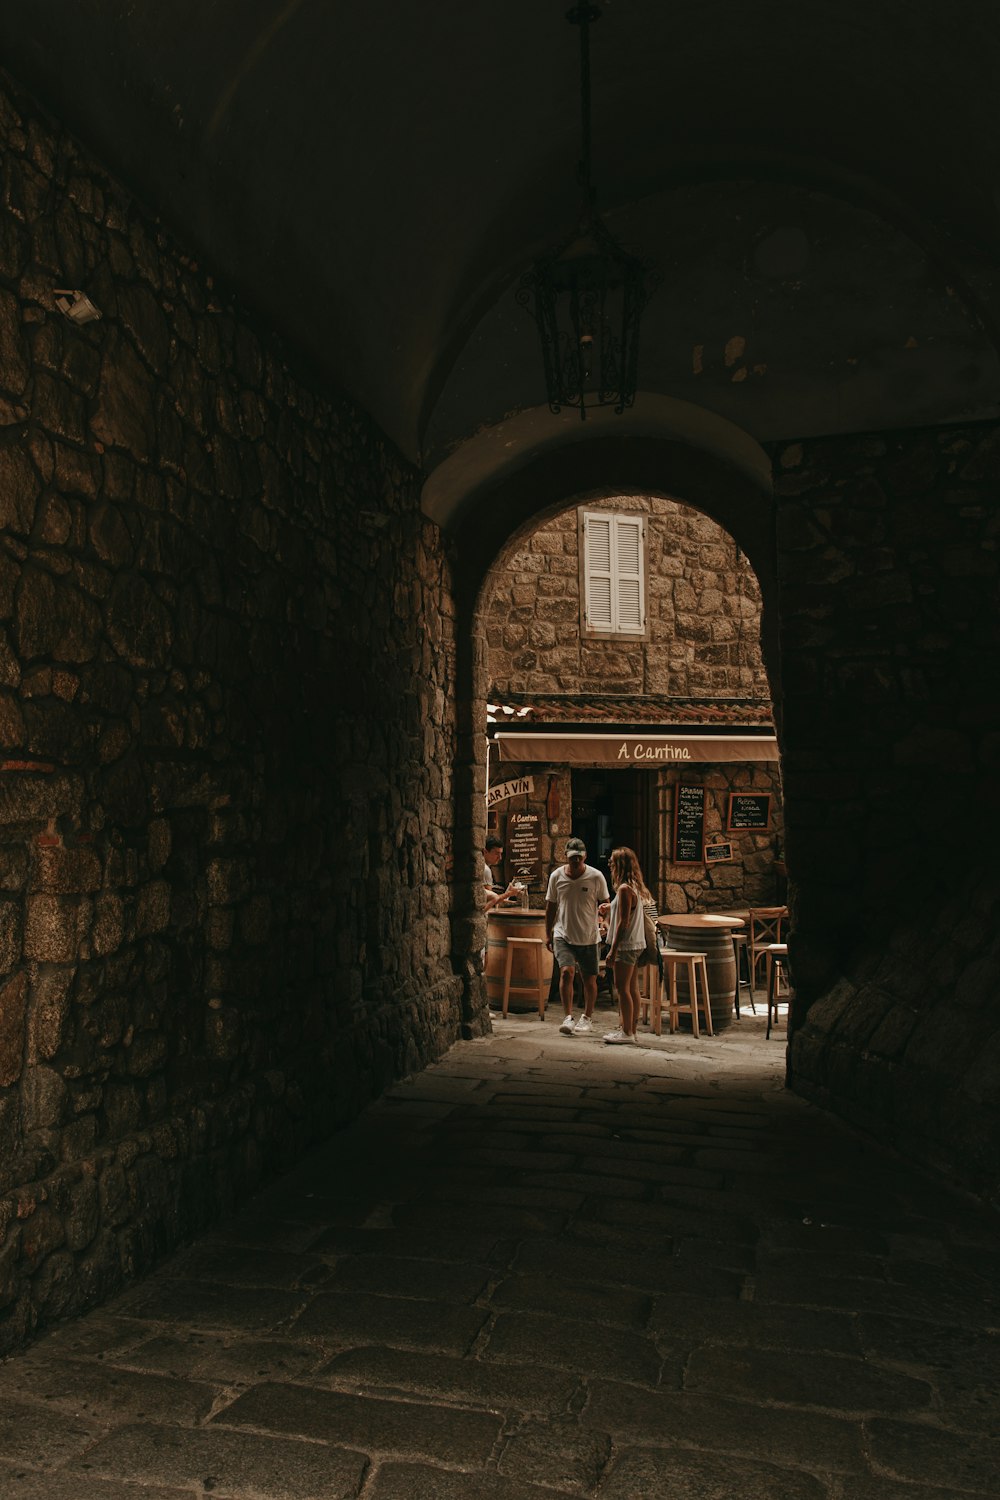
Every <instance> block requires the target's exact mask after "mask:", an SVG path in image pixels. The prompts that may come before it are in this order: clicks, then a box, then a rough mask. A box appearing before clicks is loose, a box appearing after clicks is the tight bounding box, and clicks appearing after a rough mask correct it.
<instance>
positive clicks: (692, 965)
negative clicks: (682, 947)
mask: <svg viewBox="0 0 1000 1500" xmlns="http://www.w3.org/2000/svg"><path fill="white" fill-rule="evenodd" d="M660 957H661V959H662V960H663V989H664V991H665V992H666V1000H667V1016H668V1018H669V1021H670V1034H671V1036H672V1035H673V1034H674V1032H675V1031H676V1030H677V1018H678V1016H682V1015H689V1016H690V1017H691V1034H692V1035H693V1036H696V1037H698V1036H700V1035H701V1031H700V1029H699V1025H698V1012H699V1011H703V1012H704V1015H705V1030H706V1031H707V1032H708V1034H709V1036H714V1035H715V1031H714V1030H713V1028H712V1002H711V998H710V996H709V993H708V964H707V962H706V960H707V957H708V955H707V954H705V953H679V952H677V950H676V949H673V948H667V949H665V950H664V951H663V952H662V953H661V954H660ZM678 969H684V970H685V971H686V978H687V990H688V1001H689V1003H688V1004H687V1005H681V1003H680V1001H679V999H678V994H677V970H678ZM699 976H700V978H701V988H700V990H699V986H698V979H699ZM653 1030H654V1031H655V1032H656V1035H657V1036H659V1035H660V1034H661V1020H660V1005H659V1004H657V1003H656V1002H654V1009H653Z"/></svg>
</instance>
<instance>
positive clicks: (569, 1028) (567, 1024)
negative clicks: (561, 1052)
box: [559, 1016, 573, 1036]
mask: <svg viewBox="0 0 1000 1500" xmlns="http://www.w3.org/2000/svg"><path fill="white" fill-rule="evenodd" d="M559 1030H560V1031H561V1032H562V1034H563V1036H572V1035H573V1017H572V1016H567V1017H566V1019H565V1020H564V1021H563V1023H562V1025H561V1026H560V1028H559Z"/></svg>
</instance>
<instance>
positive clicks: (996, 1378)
mask: <svg viewBox="0 0 1000 1500" xmlns="http://www.w3.org/2000/svg"><path fill="white" fill-rule="evenodd" d="M558 1019H559V1017H558V1016H557V1015H553V1014H552V1013H551V1012H550V1015H549V1019H548V1021H547V1022H546V1023H544V1024H542V1023H540V1022H539V1021H538V1020H537V1018H532V1017H518V1018H511V1019H510V1020H508V1021H506V1022H500V1021H498V1022H497V1023H496V1027H495V1034H494V1036H493V1037H492V1038H489V1039H486V1040H482V1041H476V1042H466V1043H461V1044H459V1045H458V1046H456V1047H454V1048H453V1049H452V1051H451V1052H450V1053H449V1054H448V1056H447V1057H446V1058H445V1059H444V1060H443V1061H442V1062H441V1063H440V1064H438V1065H437V1066H436V1067H433V1068H431V1069H429V1070H428V1071H427V1072H426V1073H424V1074H422V1075H421V1076H420V1077H418V1078H414V1079H412V1080H410V1081H409V1082H407V1083H403V1084H401V1085H399V1086H398V1087H397V1088H395V1089H393V1091H392V1093H391V1094H390V1095H389V1096H388V1097H386V1098H385V1099H383V1100H381V1101H380V1102H379V1103H378V1104H377V1105H375V1106H374V1107H372V1108H371V1109H369V1110H368V1111H367V1112H366V1113H365V1114H364V1116H363V1117H362V1118H361V1119H360V1120H359V1121H358V1122H357V1123H356V1124H355V1125H354V1126H353V1127H352V1128H351V1129H350V1130H348V1131H346V1132H344V1133H343V1134H341V1135H340V1136H339V1137H338V1138H337V1139H336V1140H334V1141H333V1142H332V1143H331V1144H330V1145H329V1146H327V1147H325V1148H324V1149H322V1150H321V1151H319V1152H317V1153H315V1154H313V1155H312V1156H311V1157H309V1159H308V1160H306V1161H304V1162H303V1163H302V1164H301V1166H300V1167H298V1168H297V1169H296V1170H295V1171H294V1172H293V1173H291V1174H290V1175H289V1176H287V1177H285V1178H283V1179H282V1180H281V1181H280V1182H278V1183H276V1184H274V1185H272V1186H271V1187H269V1188H268V1189H267V1190H266V1191H265V1192H264V1193H262V1194H261V1195H260V1196H259V1197H258V1198H256V1199H255V1200H254V1201H253V1202H252V1203H251V1204H250V1205H249V1206H248V1207H247V1208H246V1210H245V1211H244V1212H243V1213H241V1214H240V1215H239V1217H237V1218H234V1219H232V1220H231V1221H229V1222H228V1223H226V1224H225V1225H223V1226H222V1227H220V1228H219V1229H218V1230H217V1231H216V1232H214V1233H212V1234H210V1235H207V1236H206V1237H205V1238H203V1239H201V1240H200V1241H198V1243H196V1244H194V1245H192V1246H191V1247H190V1248H188V1249H186V1250H183V1251H181V1252H180V1253H178V1254H177V1255H175V1256H174V1257H173V1258H172V1259H171V1260H170V1261H169V1262H167V1263H166V1264H164V1265H163V1266H162V1267H161V1268H160V1269H159V1271H157V1272H156V1274H154V1275H152V1276H150V1277H149V1278H148V1279H146V1280H145V1281H144V1282H143V1283H142V1284H141V1285H138V1286H135V1287H133V1288H132V1289H131V1290H129V1291H128V1292H127V1293H126V1294H124V1295H122V1296H120V1297H119V1298H117V1300H115V1301H114V1302H113V1303H111V1304H109V1305H108V1306H106V1307H104V1308H103V1309H101V1310H99V1311H97V1312H95V1313H93V1314H91V1315H90V1316H89V1317H86V1318H84V1319H81V1320H79V1321H78V1322H76V1323H74V1324H72V1325H67V1326H66V1327H65V1328H62V1329H60V1330H58V1331H56V1332H55V1333H53V1334H52V1335H50V1336H49V1337H48V1338H46V1339H44V1340H42V1341H41V1342H39V1343H38V1344H37V1345H35V1347H34V1348H32V1349H31V1350H30V1351H29V1352H28V1353H27V1354H25V1355H22V1356H19V1357H17V1358H15V1359H12V1360H10V1361H8V1362H7V1363H6V1364H4V1365H3V1366H0V1495H2V1496H3V1497H4V1500H43V1497H44V1500H119V1497H120V1500H126V1497H128V1500H180V1497H181V1496H190V1495H192V1494H196V1495H211V1496H213V1497H239V1500H334V1497H352V1500H354V1497H358V1500H487V1497H488V1500H542V1497H550V1500H554V1497H557V1496H579V1497H583V1496H587V1497H600V1500H661V1497H662V1500H667V1497H669V1500H959V1497H967V1496H991V1497H994V1500H995V1497H997V1496H998V1495H1000V1396H998V1391H1000V1293H998V1290H997V1288H998V1273H1000V1232H998V1226H997V1223H996V1221H994V1220H991V1219H988V1218H986V1217H985V1216H983V1215H982V1214H980V1213H979V1212H978V1211H977V1210H976V1209H975V1208H974V1207H972V1206H970V1205H969V1203H968V1202H967V1201H966V1200H964V1199H962V1198H960V1197H957V1196H953V1195H952V1194H950V1193H949V1192H948V1191H947V1190H946V1189H945V1188H944V1187H943V1186H941V1185H937V1184H935V1183H933V1182H932V1181H929V1180H928V1179H927V1178H925V1177H923V1176H921V1175H919V1174H918V1173H916V1172H913V1171H911V1170H910V1169H909V1168H908V1167H906V1166H905V1165H903V1164H901V1163H899V1162H898V1161H896V1160H895V1159H894V1158H892V1157H889V1156H888V1155H885V1154H883V1153H881V1152H880V1151H878V1150H876V1149H874V1148H873V1147H871V1146H870V1145H867V1144H865V1143H864V1142H862V1141H860V1140H859V1139H858V1138H856V1137H855V1136H853V1135H852V1134H850V1133H849V1132H847V1131H845V1130H843V1129H842V1128H840V1127H839V1126H838V1125H837V1124H836V1123H835V1122H834V1121H832V1120H830V1119H829V1118H827V1117H826V1116H824V1115H823V1114H821V1113H820V1112H818V1111H817V1110H815V1109H813V1108H812V1107H810V1106H808V1105H806V1104H804V1103H802V1102H801V1101H800V1100H798V1099H796V1098H795V1097H794V1096H792V1095H790V1094H788V1093H786V1092H785V1091H784V1090H783V1088H782V1084H781V1075H782V1067H783V1063H784V1042H783V1029H784V1028H783V1026H782V1034H781V1035H779V1036H777V1037H775V1038H774V1039H772V1041H771V1042H765V1040H764V1036H763V1025H764V1022H763V1018H758V1019H756V1020H754V1019H752V1018H746V1019H744V1021H743V1022H742V1023H740V1026H739V1028H738V1029H737V1028H733V1029H732V1030H730V1031H729V1032H727V1033H726V1034H725V1035H724V1036H722V1037H719V1038H717V1039H715V1040H709V1039H706V1038H703V1039H702V1040H700V1041H697V1042H696V1041H695V1040H694V1039H693V1038H691V1037H690V1036H678V1037H676V1038H672V1039H671V1038H668V1037H664V1038H662V1039H657V1038H653V1037H647V1041H646V1045H644V1046H641V1047H638V1048H635V1049H632V1048H624V1047H607V1046H604V1045H603V1043H602V1040H601V1036H602V1034H603V1032H604V1031H606V1030H608V1029H609V1028H610V1027H611V1025H612V1024H613V1017H612V1016H611V1015H610V1013H608V1012H599V1013H598V1018H597V1020H598V1025H597V1028H596V1030H595V1033H594V1034H593V1035H592V1036H590V1037H586V1038H584V1037H563V1036H560V1035H559V1034H558V1032H557V1022H558Z"/></svg>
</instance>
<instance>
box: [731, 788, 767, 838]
mask: <svg viewBox="0 0 1000 1500" xmlns="http://www.w3.org/2000/svg"><path fill="white" fill-rule="evenodd" d="M770 826H771V793H770V792H730V793H729V817H728V818H727V820H726V828H727V829H733V828H770Z"/></svg>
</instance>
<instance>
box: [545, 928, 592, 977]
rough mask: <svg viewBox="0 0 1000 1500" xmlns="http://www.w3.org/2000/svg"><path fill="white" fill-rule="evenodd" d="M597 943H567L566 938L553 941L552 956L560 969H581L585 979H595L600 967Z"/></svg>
mask: <svg viewBox="0 0 1000 1500" xmlns="http://www.w3.org/2000/svg"><path fill="white" fill-rule="evenodd" d="M598 951H599V950H598V944H597V943H567V941H566V939H565V938H561V937H554V938H553V939H552V956H553V958H554V959H555V961H556V964H557V965H558V967H559V968H560V969H579V970H580V973H581V974H582V975H583V977H584V979H594V978H596V975H597V966H598Z"/></svg>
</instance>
